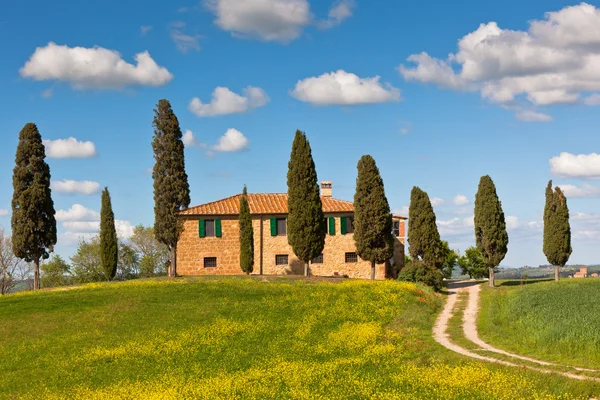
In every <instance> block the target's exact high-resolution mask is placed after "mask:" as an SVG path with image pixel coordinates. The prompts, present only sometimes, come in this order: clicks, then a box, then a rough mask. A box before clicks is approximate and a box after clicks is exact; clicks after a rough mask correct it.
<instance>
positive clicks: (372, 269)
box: [371, 261, 375, 281]
mask: <svg viewBox="0 0 600 400" xmlns="http://www.w3.org/2000/svg"><path fill="white" fill-rule="evenodd" d="M371 280H372V281H374V280H375V261H371Z"/></svg>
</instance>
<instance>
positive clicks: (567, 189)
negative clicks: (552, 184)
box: [558, 185, 600, 198]
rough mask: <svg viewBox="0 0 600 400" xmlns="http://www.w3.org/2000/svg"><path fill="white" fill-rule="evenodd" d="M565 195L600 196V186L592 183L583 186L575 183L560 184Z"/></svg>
mask: <svg viewBox="0 0 600 400" xmlns="http://www.w3.org/2000/svg"><path fill="white" fill-rule="evenodd" d="M558 187H560V188H561V190H562V191H563V193H564V194H565V196H567V197H571V198H577V197H600V187H597V186H592V185H583V186H581V187H579V186H575V185H558Z"/></svg>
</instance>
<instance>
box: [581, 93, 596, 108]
mask: <svg viewBox="0 0 600 400" xmlns="http://www.w3.org/2000/svg"><path fill="white" fill-rule="evenodd" d="M583 103H584V104H585V105H587V106H600V93H594V94H593V95H591V96H588V97H586V98H585V99H584V100H583Z"/></svg>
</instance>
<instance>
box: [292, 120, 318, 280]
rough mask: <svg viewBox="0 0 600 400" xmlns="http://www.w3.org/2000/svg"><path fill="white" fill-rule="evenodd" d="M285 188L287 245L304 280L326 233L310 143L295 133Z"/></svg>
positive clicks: (297, 132)
mask: <svg viewBox="0 0 600 400" xmlns="http://www.w3.org/2000/svg"><path fill="white" fill-rule="evenodd" d="M287 185H288V220H287V236H288V243H289V244H290V246H292V249H293V250H294V254H296V257H298V258H299V259H300V260H301V261H303V262H304V276H308V273H309V271H308V262H309V261H310V260H312V259H313V258H315V257H317V256H318V255H320V254H321V253H322V252H323V248H324V247H325V233H326V230H325V216H324V215H323V204H322V203H321V193H320V191H319V183H318V181H317V172H316V170H315V162H314V161H313V158H312V152H311V149H310V143H309V142H308V140H307V139H306V135H305V134H304V132H301V131H299V130H297V131H296V136H295V137H294V143H293V144H292V153H291V155H290V161H289V163H288V173H287Z"/></svg>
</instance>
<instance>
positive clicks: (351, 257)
mask: <svg viewBox="0 0 600 400" xmlns="http://www.w3.org/2000/svg"><path fill="white" fill-rule="evenodd" d="M346 262H347V263H355V262H358V255H357V254H356V253H346Z"/></svg>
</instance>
